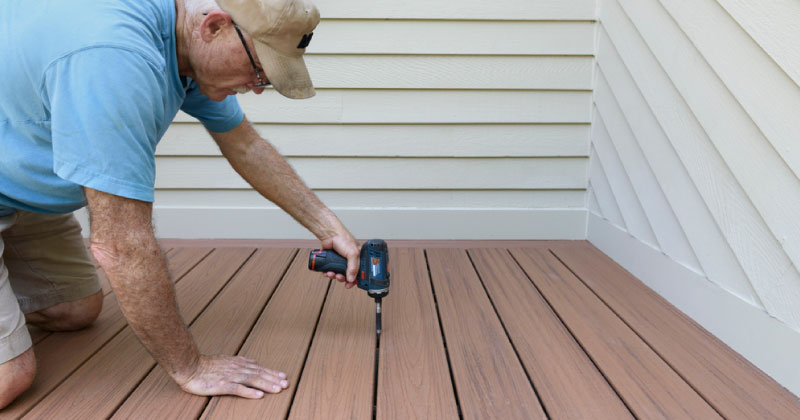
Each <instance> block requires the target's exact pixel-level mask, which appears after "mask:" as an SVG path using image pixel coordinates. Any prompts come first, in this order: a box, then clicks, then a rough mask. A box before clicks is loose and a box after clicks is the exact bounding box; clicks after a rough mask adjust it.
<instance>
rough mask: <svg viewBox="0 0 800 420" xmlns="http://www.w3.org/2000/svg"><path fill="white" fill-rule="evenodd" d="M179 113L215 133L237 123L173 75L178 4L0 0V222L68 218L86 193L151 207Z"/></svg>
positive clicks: (227, 108)
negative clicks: (163, 143) (164, 146)
mask: <svg viewBox="0 0 800 420" xmlns="http://www.w3.org/2000/svg"><path fill="white" fill-rule="evenodd" d="M178 109H182V110H183V111H185V112H186V113H188V114H190V115H192V116H194V117H196V118H198V119H199V120H200V121H201V122H202V123H203V125H205V127H206V128H208V129H209V130H211V131H215V132H224V131H228V130H231V129H233V128H235V127H236V126H237V125H239V124H240V123H241V122H242V119H243V117H244V116H243V114H242V110H241V108H240V107H239V104H238V102H237V101H236V97H235V96H229V97H227V98H226V99H225V100H224V101H222V102H214V101H212V100H210V99H208V98H207V97H206V96H204V95H202V94H201V93H200V91H199V90H198V89H197V85H196V84H195V83H194V82H192V81H191V80H190V79H185V78H184V79H182V78H181V77H180V76H179V75H178V63H177V55H176V52H175V4H174V0H37V1H31V0H3V1H0V216H2V215H4V214H10V213H11V212H13V209H23V210H29V211H36V212H43V213H67V212H71V211H73V210H76V209H78V208H80V207H83V206H85V205H86V198H85V196H84V193H83V189H82V186H86V187H89V188H93V189H97V190H100V191H104V192H107V193H110V194H114V195H119V196H123V197H128V198H133V199H137V200H142V201H153V186H154V183H155V149H156V144H157V143H158V141H159V140H160V139H161V136H163V135H164V132H165V131H166V130H167V127H168V126H169V124H170V122H172V119H173V118H174V117H175V115H176V114H177V113H178Z"/></svg>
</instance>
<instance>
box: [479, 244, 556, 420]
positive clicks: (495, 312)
mask: <svg viewBox="0 0 800 420" xmlns="http://www.w3.org/2000/svg"><path fill="white" fill-rule="evenodd" d="M505 251H506V252H508V250H505ZM464 252H465V253H466V254H467V258H468V259H469V263H470V264H471V265H472V270H473V271H475V275H476V276H478V280H479V281H480V282H481V287H482V288H483V293H486V297H487V298H489V303H490V304H491V305H492V309H493V310H494V314H495V315H496V316H497V319H498V320H499V321H500V325H501V326H502V327H503V333H505V335H506V338H507V339H508V342H509V343H510V344H511V348H512V349H513V350H514V355H516V356H517V361H519V365H520V366H522V370H523V372H525V376H527V377H528V382H530V384H531V388H533V393H534V394H535V395H536V399H537V400H538V401H539V405H540V406H542V410H543V411H544V415H545V416H547V418H548V419H550V418H551V417H550V413H548V412H547V407H545V405H544V401H542V397H541V395H539V392H538V391H537V390H536V385H534V383H533V378H531V375H530V373H528V369H527V368H526V367H525V363H523V362H522V358H521V357H520V355H519V351H517V346H516V345H514V340H512V339H511V335H510V334H509V333H508V329H507V328H506V324H505V322H503V318H502V317H500V312H499V311H498V310H497V306H495V304H494V300H493V299H492V296H491V295H490V294H489V290H488V289H487V288H486V285H485V284H484V282H483V277H481V273H480V272H479V271H478V267H476V266H475V261H473V260H472V255H471V254H470V252H469V250H466V249H465V250H464Z"/></svg>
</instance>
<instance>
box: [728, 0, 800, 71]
mask: <svg viewBox="0 0 800 420" xmlns="http://www.w3.org/2000/svg"><path fill="white" fill-rule="evenodd" d="M717 1H718V3H719V4H720V5H721V6H722V7H724V8H725V11H727V12H728V13H729V14H730V15H731V17H732V18H733V19H734V20H736V23H738V24H739V25H740V26H741V27H742V28H743V29H744V30H745V31H747V34H748V35H750V36H751V37H752V38H753V40H755V41H756V42H757V43H758V45H760V46H761V48H763V49H764V51H766V52H767V54H769V56H770V58H771V59H772V60H774V61H775V62H776V63H777V64H778V65H779V66H780V67H781V68H782V69H783V70H784V71H785V72H786V74H788V75H789V77H791V78H792V80H794V82H795V84H797V85H798V86H800V44H798V43H797V42H794V41H795V40H797V39H800V25H798V23H797V19H795V18H796V17H797V16H800V3H798V2H796V1H794V0H774V1H771V2H769V3H763V4H758V3H753V2H751V1H748V0H717Z"/></svg>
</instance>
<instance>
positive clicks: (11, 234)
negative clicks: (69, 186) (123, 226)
mask: <svg viewBox="0 0 800 420" xmlns="http://www.w3.org/2000/svg"><path fill="white" fill-rule="evenodd" d="M98 290H100V282H99V280H98V278H97V272H96V271H95V267H94V264H92V260H91V259H90V258H89V253H88V251H87V250H86V245H85V244H84V242H83V238H82V237H81V227H80V224H78V221H77V220H76V219H75V217H74V216H73V215H72V214H40V213H31V212H27V211H22V210H18V211H17V212H16V213H14V214H12V215H10V216H0V363H3V362H6V361H8V360H11V359H13V358H15V357H17V356H19V355H20V354H22V353H23V352H24V351H25V350H27V349H29V348H30V347H31V338H30V335H29V334H28V329H27V328H26V327H25V315H24V314H27V313H30V312H36V311H39V310H42V309H45V308H49V307H51V306H53V305H56V304H59V303H62V302H70V301H74V300H79V299H83V298H85V297H87V296H90V295H92V294H94V293H96V292H97V291H98Z"/></svg>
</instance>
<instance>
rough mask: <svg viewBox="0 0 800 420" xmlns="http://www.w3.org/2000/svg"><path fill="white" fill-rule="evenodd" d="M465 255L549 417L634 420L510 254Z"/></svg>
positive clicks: (484, 251) (489, 251)
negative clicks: (474, 269) (472, 266)
mask: <svg viewBox="0 0 800 420" xmlns="http://www.w3.org/2000/svg"><path fill="white" fill-rule="evenodd" d="M468 252H469V256H470V257H471V259H472V262H473V264H474V265H475V268H476V270H477V271H478V275H480V278H481V280H482V282H483V284H484V285H485V287H486V290H487V291H488V293H489V296H490V298H491V299H492V302H493V304H494V306H495V308H496V309H497V313H498V314H499V315H500V319H501V320H502V321H503V325H504V326H505V328H506V330H507V331H508V335H509V337H510V338H511V341H512V342H513V343H514V348H515V349H516V351H517V353H518V354H519V357H520V359H521V360H522V363H523V364H524V365H525V367H526V369H527V372H528V373H529V374H530V376H531V380H532V381H533V384H534V386H535V387H536V390H537V392H538V394H539V396H540V397H541V399H542V404H543V405H544V407H545V408H546V409H547V414H548V416H550V418H554V419H575V420H580V419H597V420H600V419H608V420H622V419H631V420H633V416H632V415H631V413H630V411H628V409H627V407H625V404H623V402H622V401H621V400H620V398H619V396H618V395H617V394H616V392H615V391H614V390H613V388H611V386H610V385H609V384H608V382H607V381H606V379H605V378H604V377H603V375H602V374H601V373H600V372H599V371H598V370H597V367H595V365H594V364H593V363H592V361H591V359H589V357H588V356H587V355H586V353H585V352H584V351H583V349H582V348H581V347H580V346H579V345H578V343H577V342H576V341H575V338H574V337H572V335H571V334H570V332H569V330H567V328H566V327H565V326H564V324H562V323H561V320H560V319H559V318H558V316H556V314H555V313H554V312H553V310H552V308H550V306H549V305H548V303H547V301H546V300H545V299H544V298H543V297H542V295H541V294H540V293H539V292H538V291H537V290H536V288H535V287H534V285H533V283H531V281H530V279H529V278H528V277H527V276H526V275H525V273H524V272H523V271H522V270H521V269H520V268H519V266H517V263H516V262H515V261H514V259H513V258H512V257H511V255H510V254H509V253H508V250H506V249H471V250H469V251H468ZM577 401H580V404H576V402H577Z"/></svg>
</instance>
